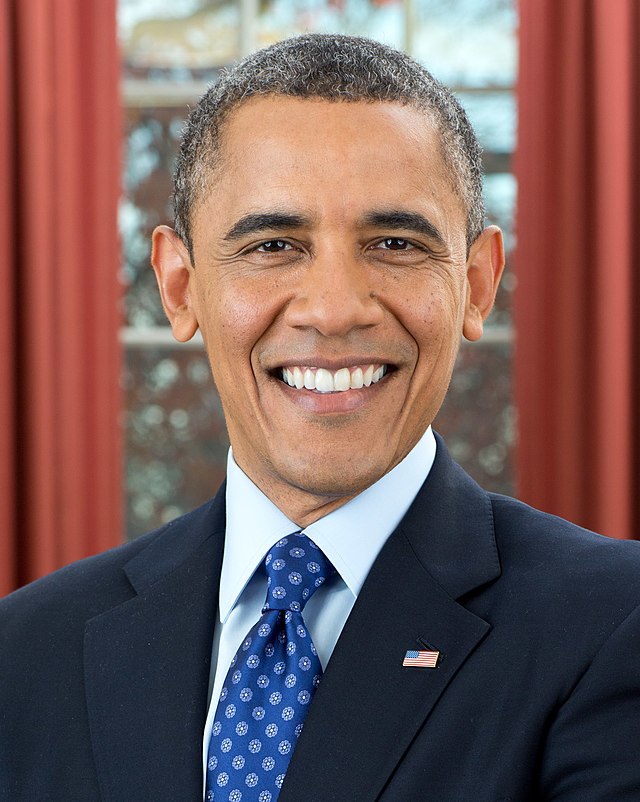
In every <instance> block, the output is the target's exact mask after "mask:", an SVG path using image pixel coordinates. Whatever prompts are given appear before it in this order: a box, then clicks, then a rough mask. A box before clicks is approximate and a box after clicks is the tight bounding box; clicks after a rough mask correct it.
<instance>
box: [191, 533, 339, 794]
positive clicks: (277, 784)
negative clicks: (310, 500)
mask: <svg viewBox="0 0 640 802" xmlns="http://www.w3.org/2000/svg"><path fill="white" fill-rule="evenodd" d="M265 566H266V570H267V577H268V579H267V599H266V601H265V604H264V607H263V608H262V616H261V618H260V620H259V621H258V623H257V624H256V625H255V626H254V627H253V628H252V629H251V630H250V632H249V633H248V635H247V637H246V638H245V639H244V641H243V643H242V646H241V647H240V648H239V649H238V651H237V653H236V655H235V656H234V658H233V660H232V661H231V667H230V668H229V671H228V673H227V676H226V678H225V681H224V687H223V688H222V692H221V694H220V700H219V702H218V707H217V709H216V715H215V720H214V724H213V729H212V731H211V741H210V742H209V755H208V761H207V783H206V794H205V800H206V802H211V801H212V800H215V802H223V800H224V802H275V800H276V799H277V798H278V794H279V792H280V788H281V787H282V783H283V781H284V777H285V774H286V771H287V766H288V765H289V760H290V759H291V754H292V752H293V749H294V748H295V744H296V740H297V738H298V736H299V735H300V733H301V732H302V725H303V723H304V720H305V718H306V716H307V712H308V710H309V703H310V702H311V699H312V697H313V694H314V692H315V689H316V688H317V686H318V684H319V682H320V678H321V676H322V667H321V665H320V661H319V659H318V655H317V653H316V649H315V646H314V645H313V643H312V641H311V637H310V636H309V633H308V632H307V629H306V627H305V624H304V621H303V619H302V610H303V608H304V606H305V604H306V603H307V602H308V601H309V599H310V598H311V596H312V594H313V593H314V591H315V590H316V589H317V588H319V587H320V585H321V584H322V583H323V582H324V580H325V579H326V578H327V577H328V576H329V575H330V574H331V573H333V571H334V570H335V569H334V568H333V566H332V565H331V563H330V562H329V560H327V558H326V557H325V556H324V554H323V553H322V552H321V551H320V549H319V548H318V547H317V546H316V544H315V543H313V542H312V541H311V540H309V538H308V537H307V536H306V535H303V534H300V533H297V534H294V535H289V536H288V537H285V538H282V540H279V541H278V542H277V543H276V544H275V546H274V547H273V548H272V549H271V551H270V552H269V554H267V557H266V559H265Z"/></svg>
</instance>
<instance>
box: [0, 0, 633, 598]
mask: <svg viewBox="0 0 640 802" xmlns="http://www.w3.org/2000/svg"><path fill="white" fill-rule="evenodd" d="M0 9H1V11H0V34H1V38H0V44H1V45H2V50H1V51H0V57H1V58H2V64H1V65H0V66H1V67H2V69H1V70H0V75H1V76H2V85H1V87H0V89H1V94H0V109H2V111H3V119H4V120H6V121H7V124H6V126H4V129H5V130H4V131H3V133H2V134H0V137H1V138H0V159H1V161H0V165H1V166H2V167H3V168H4V169H3V175H4V180H3V183H2V195H1V196H0V201H1V207H0V239H1V240H2V243H3V244H2V245H0V247H2V248H3V249H4V252H3V254H2V255H3V256H4V257H5V258H4V262H3V266H2V270H3V272H2V288H3V292H2V297H1V300H0V303H1V304H2V305H3V306H2V309H0V320H1V324H0V325H2V326H3V329H2V343H3V346H2V348H3V351H2V354H1V356H2V364H3V373H4V375H5V379H3V386H4V389H3V391H2V395H1V396H0V402H1V403H2V406H1V408H0V412H1V413H2V415H3V421H4V422H6V425H5V426H4V427H3V428H4V432H3V434H2V440H1V441H0V445H1V446H2V451H1V452H0V455H1V458H2V462H1V463H0V469H1V470H2V474H1V475H2V479H3V487H2V493H3V499H6V503H5V504H3V506H4V512H3V513H2V515H3V516H4V517H3V519H2V521H0V525H2V529H1V530H0V592H7V591H8V590H10V589H11V588H13V587H15V586H17V585H19V584H21V583H23V582H26V581H29V580H31V579H33V578H35V577H36V576H38V575H41V574H43V573H46V572H47V571H50V570H53V569H54V568H56V567H58V566H59V565H62V564H64V563H66V562H69V561H71V560H73V559H77V558H79V557H81V556H85V555H86V554H90V553H93V552H96V551H99V550H101V549H103V548H107V547H109V546H111V545H116V544H117V543H118V542H121V541H122V540H125V539H130V538H134V537H137V536H139V535H140V534H142V533H143V532H146V531H148V530H149V529H152V528H154V527H156V526H158V525H160V524H162V523H165V522H167V521H170V520H172V519H173V518H174V517H176V516H177V515H180V514H181V513H183V512H185V511H187V510H189V509H191V508H193V507H194V506H196V505H198V504H199V503H201V502H202V501H204V500H205V499H207V498H209V497H210V496H211V495H213V494H214V492H215V490H216V489H217V487H218V485H219V483H220V481H221V480H222V478H223V475H224V462H225V458H226V450H227V447H228V440H227V437H226V432H225V426H224V420H223V416H222V410H221V407H220V402H219V399H218V396H217V393H216V390H215V387H214V385H213V382H212V380H211V377H210V372H209V368H208V363H207V360H206V356H205V353H204V350H203V347H202V344H201V341H200V340H199V339H196V340H194V341H192V342H190V343H188V344H178V343H176V342H175V341H174V340H173V339H172V336H171V332H170V329H169V327H168V324H167V321H166V319H165V318H164V315H163V312H162V308H161V306H160V301H159V296H158V293H157V290H156V287H155V279H154V277H153V272H152V270H151V269H150V266H149V255H150V234H151V231H152V230H153V228H154V227H155V226H156V225H158V224H159V223H171V220H172V211H171V207H170V194H171V180H172V171H173V165H174V159H175V155H176V150H177V147H178V144H179V140H180V134H181V131H182V127H183V123H184V119H185V116H186V114H187V113H188V110H189V108H190V107H192V106H193V105H194V104H195V102H196V101H197V99H198V97H199V96H200V95H201V94H202V93H203V92H204V91H205V90H206V88H207V86H208V84H209V83H211V82H212V81H215V79H216V76H217V75H218V73H219V70H220V69H221V68H223V67H224V66H225V65H228V64H230V63H232V62H234V61H236V60H237V59H238V58H240V57H241V56H243V55H245V54H247V53H250V52H252V51H253V50H255V49H257V48H259V47H263V46H265V45H267V44H270V43H272V42H275V41H278V40H280V39H283V38H286V37H288V36H292V35H295V34H299V33H303V32H306V31H322V32H338V33H346V34H357V35H364V36H368V37H371V38H374V39H378V40H380V41H383V42H385V43H388V44H390V45H392V46H394V47H397V48H400V49H403V50H405V51H406V52H408V53H409V54H410V55H412V56H413V57H414V58H416V59H417V60H418V61H420V62H421V63H423V64H424V65H425V66H427V68H428V69H429V70H430V71H431V72H433V73H434V75H435V76H436V77H438V78H439V79H440V80H442V81H443V82H444V83H446V84H447V85H448V86H449V87H450V88H451V89H452V90H453V91H454V92H455V93H456V95H457V96H458V97H459V99H460V100H461V102H462V103H463V105H464V106H465V108H466V109H467V111H468V113H469V116H470V118H471V121H472V123H473V124H474V126H475V128H476V131H477V133H478V135H479V138H480V141H481V144H482V146H483V149H484V167H485V173H486V179H485V196H486V205H487V219H488V222H490V223H497V224H498V225H499V226H500V227H501V228H502V229H503V231H504V233H505V241H506V246H507V264H508V268H507V271H506V274H505V277H504V279H503V282H502V288H501V290H500V293H499V296H498V301H497V304H496V309H495V311H494V312H493V314H492V316H491V318H490V320H489V324H488V326H487V328H486V334H485V337H484V338H483V339H482V340H481V341H480V342H479V343H476V344H473V345H470V344H466V343H463V345H462V347H461V351H460V356H459V360H458V362H459V364H458V366H457V369H456V372H455V374H454V379H453V383H452V387H451V390H450V392H449V395H448V398H447V401H446V402H445V405H444V407H443V409H442V410H441V412H440V414H439V415H438V418H437V420H436V422H435V428H436V429H437V430H438V431H440V432H441V433H442V434H443V435H444V436H445V438H446V440H447V443H448V445H449V448H450V450H451V451H452V453H453V455H454V457H455V458H456V459H457V460H458V461H459V462H460V463H461V464H462V465H463V466H464V467H465V468H466V470H468V471H469V472H470V473H471V474H472V475H473V476H474V477H475V478H476V479H477V480H478V481H479V483H480V484H481V485H482V486H484V487H485V488H486V489H489V490H494V491H497V492H501V493H508V494H512V495H513V494H518V495H520V496H521V497H523V498H525V499H526V500H528V501H530V502H531V503H534V504H535V505H536V506H540V507H542V508H544V509H547V510H549V511H552V512H556V513H558V514H561V515H564V516H567V517H570V518H572V519H573V520H576V521H578V522H579V523H582V524H583V525H585V526H589V527H593V528H596V529H599V530H600V531H605V532H606V533H607V534H611V535H614V536H618V537H637V536H638V531H639V527H638V521H639V504H638V499H637V493H636V491H635V486H636V484H637V477H638V453H639V450H640V449H639V445H640V438H639V431H638V425H637V409H638V406H637V401H638V391H639V383H638V367H637V366H638V359H637V357H638V355H639V354H638V344H639V340H638V335H637V332H636V328H637V327H636V326H635V325H634V321H633V311H634V306H635V305H637V302H638V300H640V293H639V291H638V290H639V283H638V277H637V271H636V270H635V267H634V261H635V260H634V255H635V252H636V251H635V247H636V245H638V242H637V239H638V223H640V218H639V215H638V208H639V206H638V178H639V177H640V168H639V164H640V159H639V155H638V144H637V143H638V141H639V140H638V137H637V134H638V133H640V131H639V130H638V129H639V128H640V112H639V106H640V104H639V101H638V97H639V96H640V86H639V65H640V60H639V57H638V53H637V41H638V34H639V33H640V12H639V11H638V6H637V4H636V3H635V2H634V0H619V2H618V3H617V4H606V3H604V2H600V1H599V0H566V2H564V3H563V4H557V3H555V2H553V0H521V1H520V3H517V2H516V0H404V1H403V0H226V1H224V2H223V0H174V2H173V3H171V4H168V3H166V0H101V2H100V3H95V4H87V3H84V4H83V3H82V0H21V2H20V3H19V4H18V2H17V0H15V2H14V1H13V0H0ZM516 209H517V226H516ZM516 334H517V335H518V337H517V349H516Z"/></svg>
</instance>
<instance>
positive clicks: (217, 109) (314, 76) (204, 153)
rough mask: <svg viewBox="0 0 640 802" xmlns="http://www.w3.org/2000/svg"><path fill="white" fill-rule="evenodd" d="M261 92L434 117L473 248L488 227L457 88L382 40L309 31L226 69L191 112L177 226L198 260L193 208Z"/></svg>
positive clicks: (478, 159)
mask: <svg viewBox="0 0 640 802" xmlns="http://www.w3.org/2000/svg"><path fill="white" fill-rule="evenodd" d="M256 95H260V96H274V95H275V96H278V95H282V96H289V97H298V98H313V99H322V100H329V101H334V102H340V101H342V102H357V101H364V102H375V101H387V102H395V103H401V104H403V105H406V106H412V107H414V108H416V109H418V110H421V111H425V112H426V113H428V114H430V115H431V116H432V119H433V120H434V121H435V124H436V126H437V129H438V133H439V135H440V139H441V146H442V156H443V160H444V162H445V165H446V166H447V168H448V170H449V171H450V172H451V178H452V185H453V188H454V190H455V191H456V193H457V194H458V196H459V197H460V199H461V200H462V202H463V204H464V207H465V209H466V214H467V225H466V239H467V247H469V246H470V245H471V243H472V242H473V241H474V240H475V239H476V237H477V236H478V235H479V234H480V232H481V231H482V229H483V227H484V215H485V212H484V202H483V199H482V153H481V150H480V147H479V145H478V140H477V139H476V136H475V133H474V131H473V128H472V127H471V123H470V122H469V119H468V117H467V115H466V113H465V111H464V109H463V108H462V106H461V105H460V103H459V102H458V101H457V100H456V98H455V97H454V96H453V94H452V93H451V92H450V91H449V90H448V89H447V88H446V87H445V86H443V85H442V84H441V83H440V82H439V81H437V80H436V79H435V78H434V77H433V76H432V75H431V73H430V72H428V70H426V69H425V68H424V67H422V66H421V65H420V64H418V63H417V62H416V61H414V60H413V59H411V58H409V56H407V55H405V54H404V53H401V52H399V51H397V50H394V49H393V48H390V47H387V46H386V45H383V44H380V43H379V42H375V41H372V40H370V39H363V38H360V37H354V36H340V35H336V34H307V35H305V36H297V37H294V38H292V39H285V40H284V41H282V42H278V43H277V44H274V45H271V46H270V47H267V48H265V49H264V50H259V51H257V52H256V53H253V54H252V55H250V56H248V57H247V58H245V59H243V60H242V61H240V62H239V63H238V64H236V65H234V66H232V67H230V68H229V69H227V70H225V71H224V72H223V73H222V74H221V76H220V78H219V79H218V81H217V82H216V83H215V84H213V86H211V87H210V89H209V90H208V91H207V92H206V94H205V95H204V96H203V97H202V98H201V99H200V101H199V103H198V105H197V106H196V107H195V108H194V109H193V111H192V112H191V114H190V115H189V117H188V119H187V123H186V127H185V131H184V137H183V141H182V146H181V148H180V153H179V155H178V162H177V166H176V174H175V188H174V196H173V204H174V212H175V229H176V232H177V233H178V235H179V236H180V238H181V239H182V241H183V242H184V243H185V245H186V246H187V249H188V250H189V254H190V256H191V258H192V259H193V239H192V230H191V222H192V215H193V210H194V209H195V207H196V205H197V204H198V202H199V201H201V200H202V199H203V198H204V196H205V194H206V192H207V189H208V188H209V187H210V182H211V179H212V173H213V170H214V168H215V166H216V165H217V163H218V155H219V147H220V132H221V129H222V126H223V123H224V121H225V119H226V117H227V116H228V114H229V113H230V112H231V111H232V110H233V109H235V108H236V107H237V106H239V105H240V104H242V103H243V102H244V101H246V100H248V99H249V98H251V97H254V96H256Z"/></svg>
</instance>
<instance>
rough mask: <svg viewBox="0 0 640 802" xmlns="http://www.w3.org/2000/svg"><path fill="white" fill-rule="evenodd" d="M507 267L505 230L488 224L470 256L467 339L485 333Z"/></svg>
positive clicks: (466, 323)
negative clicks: (504, 241) (505, 264)
mask: <svg viewBox="0 0 640 802" xmlns="http://www.w3.org/2000/svg"><path fill="white" fill-rule="evenodd" d="M503 270H504V243H503V241H502V231H500V229H499V228H498V227H497V226H489V227H488V228H485V230H484V231H483V232H482V234H480V236H479V237H478V238H477V239H476V240H475V242H474V243H473V245H472V246H471V249H470V251H469V258H468V259H467V300H466V305H465V313H464V324H463V327H462V333H463V334H464V336H465V337H466V339H467V340H472V341H473V340H479V339H480V337H482V331H483V324H484V321H485V320H486V319H487V318H488V317H489V312H491V310H492V308H493V302H494V301H495V298H496V292H497V290H498V284H499V283H500V277H501V276H502V271H503Z"/></svg>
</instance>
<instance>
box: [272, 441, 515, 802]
mask: <svg viewBox="0 0 640 802" xmlns="http://www.w3.org/2000/svg"><path fill="white" fill-rule="evenodd" d="M499 572H500V568H499V563H498V558H497V552H496V548H495V541H494V537H493V526H492V516H491V506H490V502H489V500H488V497H487V496H486V494H485V493H484V492H483V491H482V490H480V488H478V486H477V485H475V483H473V482H472V480H470V479H469V477H467V476H466V474H464V473H463V472H462V471H461V470H460V469H459V468H458V467H457V466H456V465H455V464H454V463H453V462H452V461H451V460H450V459H449V457H448V455H447V454H446V451H445V450H444V447H443V445H442V443H441V441H439V443H438V457H437V459H436V463H435V464H434V467H433V468H432V471H431V474H430V475H429V478H428V480H427V482H426V483H425V486H424V487H423V489H422V490H421V492H420V494H419V495H418V497H417V499H416V501H415V502H414V504H413V505H412V507H411V509H410V510H409V512H408V513H407V515H406V516H405V519H404V520H403V521H402V523H401V524H400V526H399V527H398V529H397V530H396V532H394V533H393V535H392V536H391V537H390V538H389V540H388V541H387V543H386V545H385V547H384V548H383V550H382V551H381V553H380V555H379V557H378V559H377V560H376V562H375V564H374V566H373V568H372V570H371V573H370V574H369V577H368V578H367V580H366V582H365V584H364V586H363V588H362V591H361V593H360V595H359V596H358V600H357V602H356V604H355V606H354V608H353V611H352V613H351V615H350V617H349V620H348V621H347V624H346V626H345V628H344V630H343V632H342V635H341V637H340V639H339V641H338V643H337V645H336V648H335V651H334V653H333V655H332V657H331V660H330V661H329V665H328V666H327V670H326V672H325V675H324V677H323V680H322V683H321V685H320V687H319V689H318V692H317V694H316V697H315V699H314V703H313V706H312V708H311V711H310V714H309V718H308V720H307V722H306V723H305V727H304V732H303V734H302V735H301V737H300V740H299V742H298V745H297V746H296V751H295V753H294V756H293V759H292V762H291V765H290V766H289V770H288V772H287V779H286V781H285V784H284V786H283V789H282V792H281V795H280V797H279V802H297V800H300V799H304V800H305V802H330V800H336V802H338V800H340V801H341V800H344V799H358V800H359V802H371V801H372V800H375V799H377V798H378V797H379V795H380V793H381V792H382V790H383V788H384V786H385V784H386V783H387V781H388V780H389V778H390V776H391V775H392V773H393V771H394V770H395V768H396V766H397V765H398V763H399V762H400V761H401V759H402V756H403V754H404V753H405V752H406V750H407V748H408V747H409V745H410V743H411V741H412V740H413V738H414V737H415V735H416V733H417V731H418V730H419V729H420V728H421V727H422V726H423V724H424V723H425V721H426V719H427V718H428V716H429V713H430V712H431V710H432V708H433V706H434V705H435V704H436V703H437V701H438V699H439V698H440V696H441V695H442V693H443V692H444V691H445V689H446V687H447V685H448V684H449V683H450V682H451V680H452V678H453V677H454V676H455V674H456V672H457V671H458V669H459V668H460V666H461V665H462V664H463V663H464V661H465V660H466V659H467V658H468V657H469V655H470V654H471V653H472V652H473V650H474V649H475V648H476V647H477V645H478V644H479V643H480V642H481V640H482V639H483V638H484V637H485V636H486V635H487V633H488V632H489V630H490V625H489V624H488V623H487V622H485V621H483V620H482V619H480V618H478V617H477V616H475V615H474V614H473V613H471V612H470V611H468V610H467V609H466V608H465V607H464V606H462V605H461V604H459V603H458V602H457V601H456V598H459V597H461V596H462V595H464V594H465V593H468V592H470V591H471V590H473V589H475V588H477V587H479V586H480V585H483V584H485V583H486V582H489V581H491V580H493V579H495V578H496V577H497V576H498V575H499ZM420 639H422V640H424V641H426V642H427V643H428V644H429V645H430V646H432V647H434V648H435V649H437V650H438V651H440V653H441V658H440V662H439V664H438V667H437V668H435V669H427V668H423V669H417V668H405V667H403V666H402V659H403V657H404V655H405V652H406V651H407V650H408V649H420V648H424V647H421V645H420V642H419V641H420Z"/></svg>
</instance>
